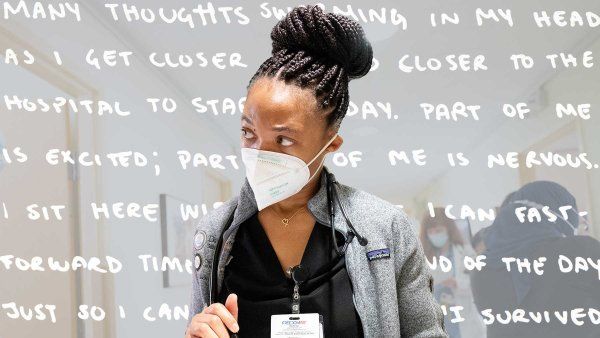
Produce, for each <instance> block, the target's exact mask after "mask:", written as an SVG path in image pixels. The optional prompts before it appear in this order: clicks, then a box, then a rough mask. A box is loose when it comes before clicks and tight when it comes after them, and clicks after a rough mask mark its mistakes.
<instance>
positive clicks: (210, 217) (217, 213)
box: [196, 195, 239, 233]
mask: <svg viewBox="0 0 600 338" xmlns="http://www.w3.org/2000/svg"><path fill="white" fill-rule="evenodd" d="M238 198H239V195H235V196H233V197H231V198H229V199H228V200H227V201H225V202H223V203H222V204H221V205H219V206H218V207H216V208H214V209H210V210H208V211H207V212H206V214H204V215H203V216H202V217H200V218H199V219H198V222H197V223H196V233H197V232H198V231H200V230H202V231H204V232H205V233H212V232H215V233H216V232H217V231H219V230H220V227H219V225H222V224H224V221H225V219H226V218H227V217H229V216H230V215H231V212H233V209H234V208H235V206H236V205H237V201H238Z"/></svg>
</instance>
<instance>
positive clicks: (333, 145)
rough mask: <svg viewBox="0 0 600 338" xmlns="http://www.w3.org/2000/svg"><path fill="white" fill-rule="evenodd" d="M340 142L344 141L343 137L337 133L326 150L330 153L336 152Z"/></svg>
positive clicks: (340, 144)
mask: <svg viewBox="0 0 600 338" xmlns="http://www.w3.org/2000/svg"><path fill="white" fill-rule="evenodd" d="M342 143H344V139H343V138H342V136H340V135H339V134H338V135H337V137H336V138H335V139H334V140H333V141H331V144H330V145H329V147H327V151H329V152H332V153H333V152H336V151H337V150H338V149H340V147H341V146H342Z"/></svg>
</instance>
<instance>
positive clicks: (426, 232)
mask: <svg viewBox="0 0 600 338" xmlns="http://www.w3.org/2000/svg"><path fill="white" fill-rule="evenodd" d="M434 215H435V216H434V217H431V215H430V214H429V212H426V213H425V215H423V218H422V220H421V229H420V235H419V236H420V240H421V243H423V249H424V251H425V255H426V256H427V259H428V260H429V262H431V263H432V264H434V262H435V263H437V264H436V266H435V268H434V269H433V280H434V285H433V291H434V295H435V298H436V300H437V301H438V303H439V304H440V305H445V306H446V308H447V309H448V315H447V316H445V317H444V323H445V326H446V330H447V331H448V335H449V336H450V337H451V338H470V337H485V327H484V325H483V322H482V320H481V317H480V316H479V315H478V314H477V309H476V307H475V304H474V303H473V295H472V293H471V288H470V280H469V275H468V271H467V270H466V269H465V266H464V257H465V255H469V256H472V257H475V256H476V255H477V254H476V253H475V251H474V250H473V249H472V248H471V246H470V245H467V244H465V240H464V239H463V237H462V236H461V233H460V230H458V227H457V226H456V223H455V222H454V220H452V219H450V218H448V217H447V216H446V214H445V211H444V208H441V207H436V208H434ZM440 257H445V258H447V259H448V260H449V261H450V262H451V264H452V268H451V269H450V271H447V272H446V271H443V270H442V268H441V267H440ZM451 306H462V307H464V309H463V310H461V311H460V313H461V316H462V317H463V318H464V319H465V320H464V321H462V322H458V323H453V322H452V321H451V320H452V319H453V318H454V315H453V314H452V312H451V311H450V310H449V307H451Z"/></svg>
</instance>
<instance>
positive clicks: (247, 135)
mask: <svg viewBox="0 0 600 338" xmlns="http://www.w3.org/2000/svg"><path fill="white" fill-rule="evenodd" d="M242 136H244V137H245V138H252V136H254V134H253V133H252V132H251V131H249V130H246V129H244V128H242Z"/></svg>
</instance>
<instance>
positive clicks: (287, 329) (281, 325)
mask: <svg viewBox="0 0 600 338" xmlns="http://www.w3.org/2000/svg"><path fill="white" fill-rule="evenodd" d="M273 337H277V338H288V337H290V338H291V337H294V338H295V337H303V338H323V315H321V314H318V313H299V314H283V315H271V338H273Z"/></svg>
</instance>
